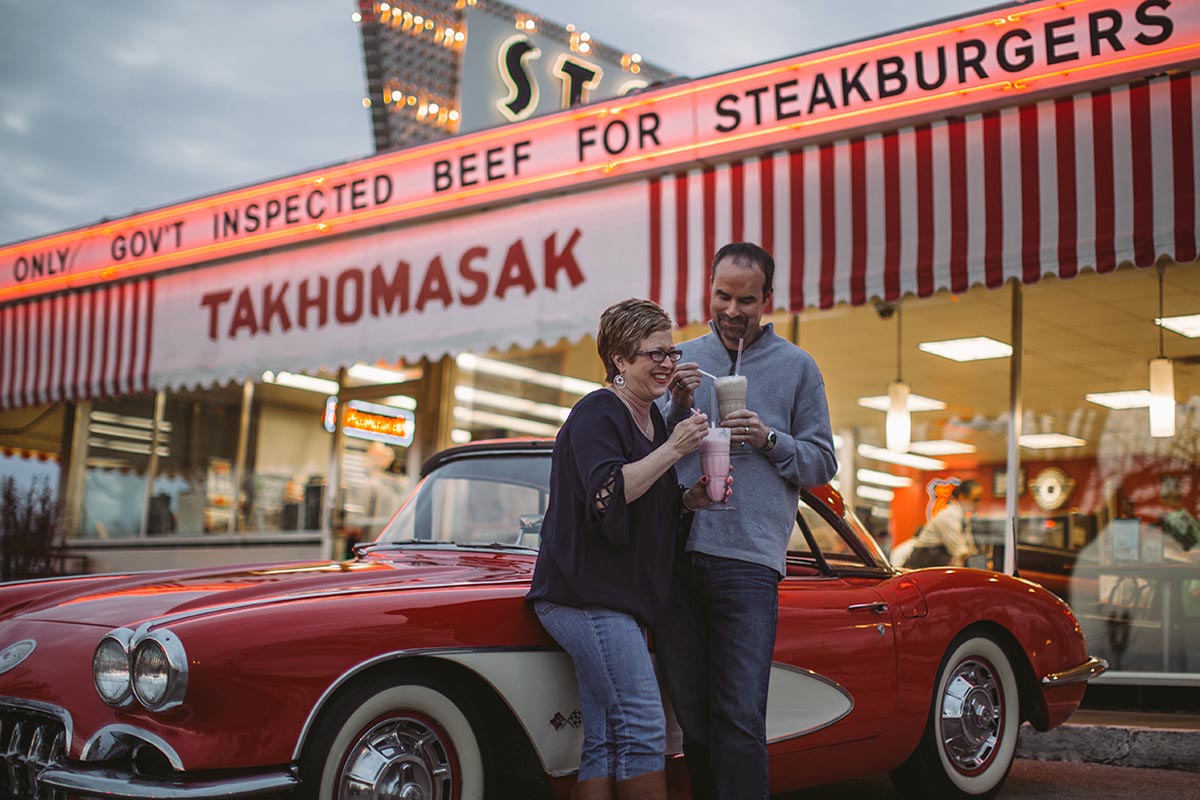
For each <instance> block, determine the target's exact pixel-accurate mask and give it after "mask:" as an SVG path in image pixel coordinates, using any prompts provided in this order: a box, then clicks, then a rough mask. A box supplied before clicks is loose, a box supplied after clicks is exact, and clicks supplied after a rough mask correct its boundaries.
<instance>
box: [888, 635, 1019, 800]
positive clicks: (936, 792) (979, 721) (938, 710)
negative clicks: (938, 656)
mask: <svg viewBox="0 0 1200 800" xmlns="http://www.w3.org/2000/svg"><path fill="white" fill-rule="evenodd" d="M1020 709H1021V703H1020V698H1019V696H1018V690H1017V678H1016V675H1015V674H1014V672H1013V668H1012V664H1011V663H1010V662H1009V659H1008V656H1007V655H1006V654H1005V652H1004V650H1003V649H1002V648H1001V647H1000V645H998V644H997V643H996V642H995V641H993V640H992V639H990V638H987V637H986V636H981V635H968V636H965V637H960V638H959V639H957V640H955V642H954V643H953V644H952V645H951V647H950V651H949V652H948V654H947V656H946V658H945V659H944V660H943V661H942V666H941V669H940V670H939V671H938V680H937V685H936V687H935V689H934V693H933V702H932V706H931V708H930V713H929V720H928V722H927V723H926V725H925V732H924V734H923V735H922V737H921V743H920V744H919V745H918V746H917V749H916V752H914V753H913V754H912V756H910V757H909V759H908V761H906V762H905V763H904V764H903V765H902V766H900V767H899V768H898V769H896V770H895V771H894V772H893V773H892V779H893V781H894V782H895V784H896V786H897V788H899V789H900V790H901V792H902V793H903V794H904V795H905V796H907V797H910V798H918V797H919V798H931V797H932V798H950V799H952V800H965V798H971V799H972V800H988V799H989V798H992V797H995V796H996V795H997V794H998V793H999V792H1000V789H1001V787H1003V785H1004V781H1005V779H1006V778H1007V777H1008V771H1009V770H1010V769H1011V768H1012V763H1013V758H1014V756H1015V753H1016V748H1017V730H1018V728H1019V726H1020V723H1021V719H1020Z"/></svg>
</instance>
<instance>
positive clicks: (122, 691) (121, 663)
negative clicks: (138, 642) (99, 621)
mask: <svg viewBox="0 0 1200 800" xmlns="http://www.w3.org/2000/svg"><path fill="white" fill-rule="evenodd" d="M92 683H93V684H95V686H96V692H97V694H99V695H100V699H101V700H103V701H104V702H105V703H108V704H109V705H110V706H120V705H124V704H125V703H127V702H129V692H130V686H129V651H128V650H126V649H125V642H123V641H122V640H121V639H120V638H118V637H116V636H113V635H109V636H105V637H104V638H103V639H101V640H100V644H99V645H97V646H96V652H95V653H94V654H93V655H92Z"/></svg>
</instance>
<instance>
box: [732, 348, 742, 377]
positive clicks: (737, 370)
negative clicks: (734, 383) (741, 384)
mask: <svg viewBox="0 0 1200 800" xmlns="http://www.w3.org/2000/svg"><path fill="white" fill-rule="evenodd" d="M742 341H743V340H742V339H738V354H737V361H735V362H734V363H733V376H734V377H735V378H736V377H737V376H738V375H740V374H741V373H742Z"/></svg>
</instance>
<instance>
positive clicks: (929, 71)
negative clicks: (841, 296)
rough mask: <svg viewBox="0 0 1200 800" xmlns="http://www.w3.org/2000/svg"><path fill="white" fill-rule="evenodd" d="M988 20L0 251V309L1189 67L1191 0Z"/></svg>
mask: <svg viewBox="0 0 1200 800" xmlns="http://www.w3.org/2000/svg"><path fill="white" fill-rule="evenodd" d="M1005 10H1008V11H1009V12H1010V13H1008V14H1002V13H1001V11H997V10H996V9H992V10H990V11H985V12H983V13H980V14H976V15H973V16H968V17H963V18H960V19H956V20H952V21H950V22H941V23H937V24H934V25H930V26H926V27H923V28H918V29H915V30H912V31H905V32H900V33H895V34H889V35H887V36H883V37H879V38H876V39H873V40H869V41H866V42H859V43H855V44H851V45H846V46H843V47H839V48H833V49H831V50H826V51H822V52H819V53H813V54H808V55H801V56H796V57H793V58H788V59H784V60H781V61H777V62H774V63H771V64H766V65H761V66H756V67H750V68H746V69H742V70H736V71H733V72H729V73H725V74H722V75H716V76H712V77H709V78H702V79H699V80H695V81H691V82H688V83H685V84H680V85H677V86H671V87H665V88H662V89H658V90H654V91H648V92H645V93H642V94H638V95H632V96H629V97H622V98H617V99H614V100H609V101H606V102H604V103H600V104H597V105H595V106H589V107H585V108H580V109H575V110H569V111H565V112H560V113H557V114H553V115H549V116H544V117H537V118H532V119H528V120H524V121H522V122H517V123H514V124H512V125H508V126H504V127H500V128H494V129H489V130H486V131H480V132H478V133H472V134H467V135H463V136H459V137H455V138H452V139H448V140H445V141H442V142H437V143H434V144H429V145H423V146H420V147H414V148H410V149H406V150H401V151H396V152H393V153H387V154H383V155H379V156H375V157H372V158H368V159H363V160H360V161H355V162H350V163H346V164H342V165H338V166H334V167H330V168H326V169H320V170H311V171H308V172H305V173H302V174H299V175H296V176H292V177H289V178H284V179H281V180H276V181H269V182H265V183H262V184H258V185H256V186H251V187H247V188H245V189H240V190H236V191H232V192H226V193H222V194H217V195H213V196H210V197H206V198H202V199H199V200H195V201H190V202H187V203H180V204H177V205H173V206H169V207H166V208H162V209H159V210H156V211H151V212H146V213H143V214H135V215H132V216H129V217H125V218H123V219H119V220H115V221H111V222H105V223H101V224H97V225H94V226H91V227H88V228H82V229H79V230H74V231H69V232H66V233H62V234H57V235H53V236H46V237H41V238H39V239H34V240H30V241H27V242H21V243H17V244H13V245H9V246H7V247H0V302H5V301H9V300H15V299H19V298H23V297H29V296H33V295H37V294H44V293H48V292H55V291H62V290H64V289H68V288H75V287H80V286H86V285H91V284H96V283H102V282H105V281H111V280H116V279H120V278H129V277H134V276H138V275H143V274H148V273H154V272H159V271H162V270H167V269H171V268H174V267H179V266H184V265H193V264H199V263H203V262H206V261H210V260H215V259H225V258H230V257H234V256H238V255H242V254H246V253H251V252H259V251H263V250H267V249H271V248H275V247H279V246H283V245H293V244H298V243H305V242H313V241H320V240H321V239H323V238H324V237H327V236H329V235H331V234H342V233H347V232H350V231H358V230H364V229H369V228H372V227H376V226H379V225H383V224H394V223H397V222H408V221H415V220H419V219H423V218H428V217H432V216H437V215H446V214H452V213H454V214H457V213H462V212H464V211H469V210H471V209H472V208H476V207H479V206H481V205H483V204H494V203H497V202H499V201H504V200H512V199H515V198H526V197H531V196H536V195H541V194H546V193H552V192H560V191H564V190H568V189H576V188H579V187H581V186H584V185H588V184H599V183H603V182H609V181H614V180H624V179H628V178H630V177H632V176H635V175H640V174H645V173H649V172H662V171H665V170H671V169H678V168H680V167H682V166H686V165H691V164H694V163H696V162H697V161H701V160H703V161H709V160H712V159H719V158H728V157H733V156H735V155H737V154H740V153H745V152H749V151H755V150H757V151H763V150H768V149H771V148H779V147H790V146H794V145H795V144H797V143H799V142H802V141H807V140H811V139H813V138H828V137H832V136H846V135H850V134H853V133H856V132H865V131H871V130H887V129H891V128H895V127H897V126H899V125H902V124H911V123H912V122H914V121H916V120H921V119H931V118H936V117H939V116H944V115H946V114H947V113H966V112H968V111H974V110H979V109H982V108H990V107H998V106H1003V105H1013V104H1016V103H1020V102H1024V101H1026V100H1032V99H1033V98H1034V97H1035V96H1042V95H1045V94H1061V93H1064V92H1066V91H1071V90H1077V91H1078V90H1083V89H1085V88H1087V87H1090V86H1095V85H1103V84H1106V83H1113V82H1115V81H1116V80H1117V79H1119V78H1129V77H1131V76H1139V75H1148V74H1155V73H1159V72H1161V71H1162V70H1164V69H1167V68H1186V67H1188V66H1190V65H1193V64H1196V63H1200V3H1195V2H1181V1H1180V0H1064V1H1063V2H1056V3H1041V4H1035V3H1029V4H1024V5H1014V6H1012V7H1011V8H1009V9H1005Z"/></svg>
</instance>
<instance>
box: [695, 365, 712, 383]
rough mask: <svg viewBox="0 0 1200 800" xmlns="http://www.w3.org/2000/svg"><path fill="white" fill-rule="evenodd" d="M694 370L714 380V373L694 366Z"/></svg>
mask: <svg viewBox="0 0 1200 800" xmlns="http://www.w3.org/2000/svg"><path fill="white" fill-rule="evenodd" d="M696 371H697V372H699V373H700V374H701V375H703V376H704V377H706V378H712V379H713V380H714V381H715V380H716V379H717V376H716V375H713V374H712V373H711V372H705V371H704V370H702V369H700V368H699V367H697V368H696Z"/></svg>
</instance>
